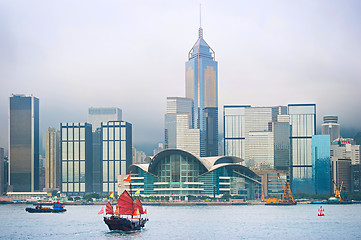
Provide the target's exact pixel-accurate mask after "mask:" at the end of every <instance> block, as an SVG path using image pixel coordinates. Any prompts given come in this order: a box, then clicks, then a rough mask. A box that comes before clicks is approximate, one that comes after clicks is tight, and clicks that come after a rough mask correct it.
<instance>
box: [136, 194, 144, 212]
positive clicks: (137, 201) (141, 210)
mask: <svg viewBox="0 0 361 240" xmlns="http://www.w3.org/2000/svg"><path fill="white" fill-rule="evenodd" d="M134 209H135V210H137V209H138V210H139V213H140V214H144V211H143V206H142V203H141V202H140V200H139V199H138V198H137V199H135V201H134Z"/></svg>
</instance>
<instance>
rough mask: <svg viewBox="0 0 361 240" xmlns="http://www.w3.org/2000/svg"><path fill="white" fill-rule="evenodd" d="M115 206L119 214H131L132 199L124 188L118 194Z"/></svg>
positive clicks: (132, 209)
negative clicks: (120, 193)
mask: <svg viewBox="0 0 361 240" xmlns="http://www.w3.org/2000/svg"><path fill="white" fill-rule="evenodd" d="M117 207H118V209H119V215H132V213H133V212H134V208H133V199H132V197H131V196H129V193H128V192H127V191H126V190H124V192H123V193H122V195H120V196H119V199H118V204H117Z"/></svg>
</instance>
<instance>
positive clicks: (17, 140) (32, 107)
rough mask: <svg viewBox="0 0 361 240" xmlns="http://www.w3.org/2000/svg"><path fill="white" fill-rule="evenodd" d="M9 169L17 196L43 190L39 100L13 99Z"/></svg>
mask: <svg viewBox="0 0 361 240" xmlns="http://www.w3.org/2000/svg"><path fill="white" fill-rule="evenodd" d="M9 165H10V170H9V171H10V174H9V185H11V186H12V190H13V191H14V192H30V191H31V192H33V191H35V190H39V99H38V98H36V97H34V96H32V95H31V96H26V95H14V94H13V95H12V96H11V97H10V101H9Z"/></svg>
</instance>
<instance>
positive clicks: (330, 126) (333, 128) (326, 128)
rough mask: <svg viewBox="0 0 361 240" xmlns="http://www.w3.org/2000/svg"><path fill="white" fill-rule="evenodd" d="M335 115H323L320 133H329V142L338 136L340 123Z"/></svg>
mask: <svg viewBox="0 0 361 240" xmlns="http://www.w3.org/2000/svg"><path fill="white" fill-rule="evenodd" d="M337 120H338V117H337V116H331V115H327V116H323V124H322V135H330V142H332V141H333V140H335V139H337V138H340V124H338V123H337Z"/></svg>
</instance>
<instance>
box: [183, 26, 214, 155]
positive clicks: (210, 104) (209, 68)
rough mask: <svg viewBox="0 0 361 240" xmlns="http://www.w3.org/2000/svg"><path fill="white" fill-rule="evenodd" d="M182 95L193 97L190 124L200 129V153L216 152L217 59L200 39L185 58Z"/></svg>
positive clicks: (211, 153)
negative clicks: (191, 121)
mask: <svg viewBox="0 0 361 240" xmlns="http://www.w3.org/2000/svg"><path fill="white" fill-rule="evenodd" d="M186 97H187V98H190V99H192V100H193V103H194V106H193V127H194V128H199V129H200V151H201V156H217V155H218V63H217V62H216V61H215V52H214V51H213V50H212V48H211V47H210V46H209V45H208V44H207V43H206V41H204V39H203V29H202V27H200V28H199V31H198V40H197V41H196V43H195V44H194V45H193V47H192V49H191V50H190V51H189V53H188V61H187V62H186Z"/></svg>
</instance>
